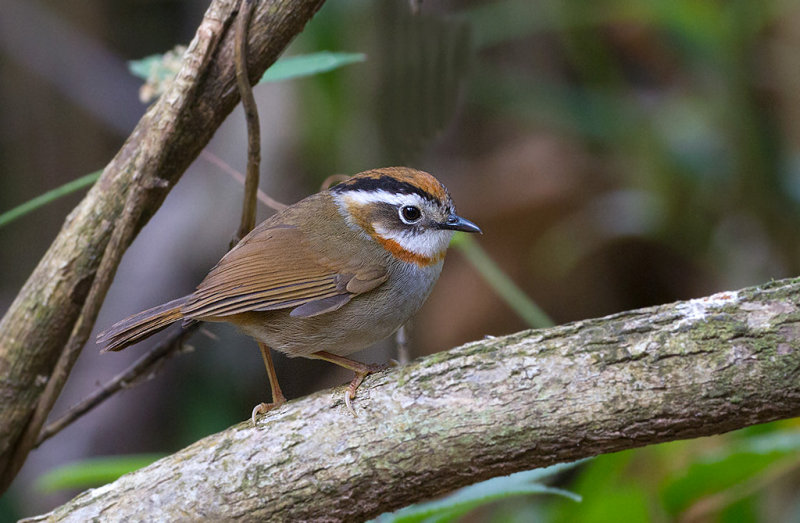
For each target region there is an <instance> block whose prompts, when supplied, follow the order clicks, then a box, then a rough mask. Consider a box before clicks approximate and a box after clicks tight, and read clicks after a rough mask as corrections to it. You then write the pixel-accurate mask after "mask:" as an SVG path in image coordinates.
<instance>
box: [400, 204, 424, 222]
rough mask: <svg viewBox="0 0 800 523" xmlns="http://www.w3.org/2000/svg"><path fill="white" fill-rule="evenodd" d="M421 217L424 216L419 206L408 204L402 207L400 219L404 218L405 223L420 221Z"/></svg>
mask: <svg viewBox="0 0 800 523" xmlns="http://www.w3.org/2000/svg"><path fill="white" fill-rule="evenodd" d="M420 218H422V212H421V211H420V210H419V207H414V206H413V205H406V206H404V207H402V208H401V209H400V219H401V220H403V223H414V222H417V221H419V219H420Z"/></svg>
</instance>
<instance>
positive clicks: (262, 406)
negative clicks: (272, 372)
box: [250, 394, 286, 427]
mask: <svg viewBox="0 0 800 523" xmlns="http://www.w3.org/2000/svg"><path fill="white" fill-rule="evenodd" d="M284 403H286V398H285V397H284V396H283V394H281V395H280V396H278V397H277V398H275V401H273V402H272V403H259V404H258V405H256V406H255V407H253V413H252V414H251V415H250V419H251V420H252V421H253V427H255V426H256V416H258V415H259V414H266V413H267V412H269V411H271V410H273V409H277V408H278V407H280V406H281V405H283V404H284Z"/></svg>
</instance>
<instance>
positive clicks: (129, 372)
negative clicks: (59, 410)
mask: <svg viewBox="0 0 800 523" xmlns="http://www.w3.org/2000/svg"><path fill="white" fill-rule="evenodd" d="M199 327H200V323H192V324H190V325H189V326H187V327H186V328H184V329H182V330H181V331H180V332H177V333H175V334H173V335H172V336H170V337H169V338H167V339H166V340H164V341H163V342H162V343H160V344H159V345H158V346H156V347H155V348H153V349H152V350H151V351H150V352H148V353H146V354H144V355H143V356H142V357H140V358H139V359H138V360H136V362H134V363H133V364H132V365H131V366H130V367H128V368H127V369H125V370H124V371H123V372H121V373H119V374H117V375H116V376H114V378H113V379H111V380H110V381H108V382H107V383H106V384H104V385H103V386H102V387H100V388H99V389H98V390H96V391H95V392H93V393H92V394H90V395H89V396H87V397H86V398H84V399H83V400H81V402H80V403H78V404H76V405H74V406H72V407H70V409H69V410H68V411H67V412H65V413H64V414H63V415H62V416H61V417H60V418H58V419H57V420H55V421H53V422H51V423H48V424H47V426H46V427H45V428H44V429H43V430H42V432H41V433H39V439H38V440H37V441H36V444H35V445H34V448H36V447H38V446H39V445H41V444H42V443H44V442H45V441H46V440H48V439H50V438H51V437H53V436H55V435H56V434H58V433H59V432H61V431H62V430H64V429H65V428H67V427H68V426H69V425H71V424H72V423H73V422H75V421H76V420H77V419H79V418H80V417H81V416H83V415H84V414H86V413H87V412H89V411H90V410H92V409H93V408H95V407H97V406H98V405H100V404H101V403H103V402H104V401H105V400H107V399H108V398H110V397H111V396H113V395H114V394H115V393H116V392H118V391H120V390H122V389H126V388H129V387H130V386H132V385H135V384H138V383H140V382H141V381H143V380H141V379H140V378H141V376H143V375H145V374H148V373H149V375H148V376H147V379H148V380H149V379H150V378H151V377H153V376H155V375H156V373H157V372H158V370H159V369H160V368H161V363H163V362H164V361H166V360H167V359H169V358H171V357H172V356H174V355H176V354H180V353H181V351H182V348H183V343H184V342H185V341H186V340H187V339H188V338H189V336H191V335H192V334H194V332H195V331H196V330H197V329H198V328H199Z"/></svg>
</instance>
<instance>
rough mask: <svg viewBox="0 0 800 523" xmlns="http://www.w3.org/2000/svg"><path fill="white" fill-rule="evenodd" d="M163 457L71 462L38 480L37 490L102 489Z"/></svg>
mask: <svg viewBox="0 0 800 523" xmlns="http://www.w3.org/2000/svg"><path fill="white" fill-rule="evenodd" d="M162 457H163V454H131V455H127V456H108V457H103V458H92V459H86V460H83V461H76V462H74V463H68V464H66V465H62V466H60V467H56V468H54V469H52V470H50V471H48V472H46V473H44V474H43V475H41V476H39V478H38V479H37V480H36V488H37V489H38V490H40V491H42V492H54V491H56V490H63V489H86V488H91V487H99V486H101V485H105V484H106V483H109V482H111V481H114V480H116V479H117V478H118V477H120V476H122V475H123V474H127V473H129V472H133V471H134V470H138V469H140V468H142V467H146V466H147V465H149V464H151V463H153V462H154V461H156V460H157V459H160V458H162Z"/></svg>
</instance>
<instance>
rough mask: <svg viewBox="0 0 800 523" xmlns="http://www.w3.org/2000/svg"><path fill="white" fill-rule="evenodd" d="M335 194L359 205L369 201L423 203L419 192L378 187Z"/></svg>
mask: <svg viewBox="0 0 800 523" xmlns="http://www.w3.org/2000/svg"><path fill="white" fill-rule="evenodd" d="M336 196H337V197H340V198H342V199H343V200H346V201H347V203H355V204H360V205H366V204H369V203H388V204H390V205H397V206H398V207H401V206H403V205H416V206H418V207H421V206H422V205H423V204H424V203H425V200H424V199H423V198H422V196H420V195H419V194H415V193H411V194H402V193H391V192H389V191H384V190H383V189H379V190H377V191H363V190H357V191H343V192H341V193H339V194H337V195H336Z"/></svg>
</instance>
